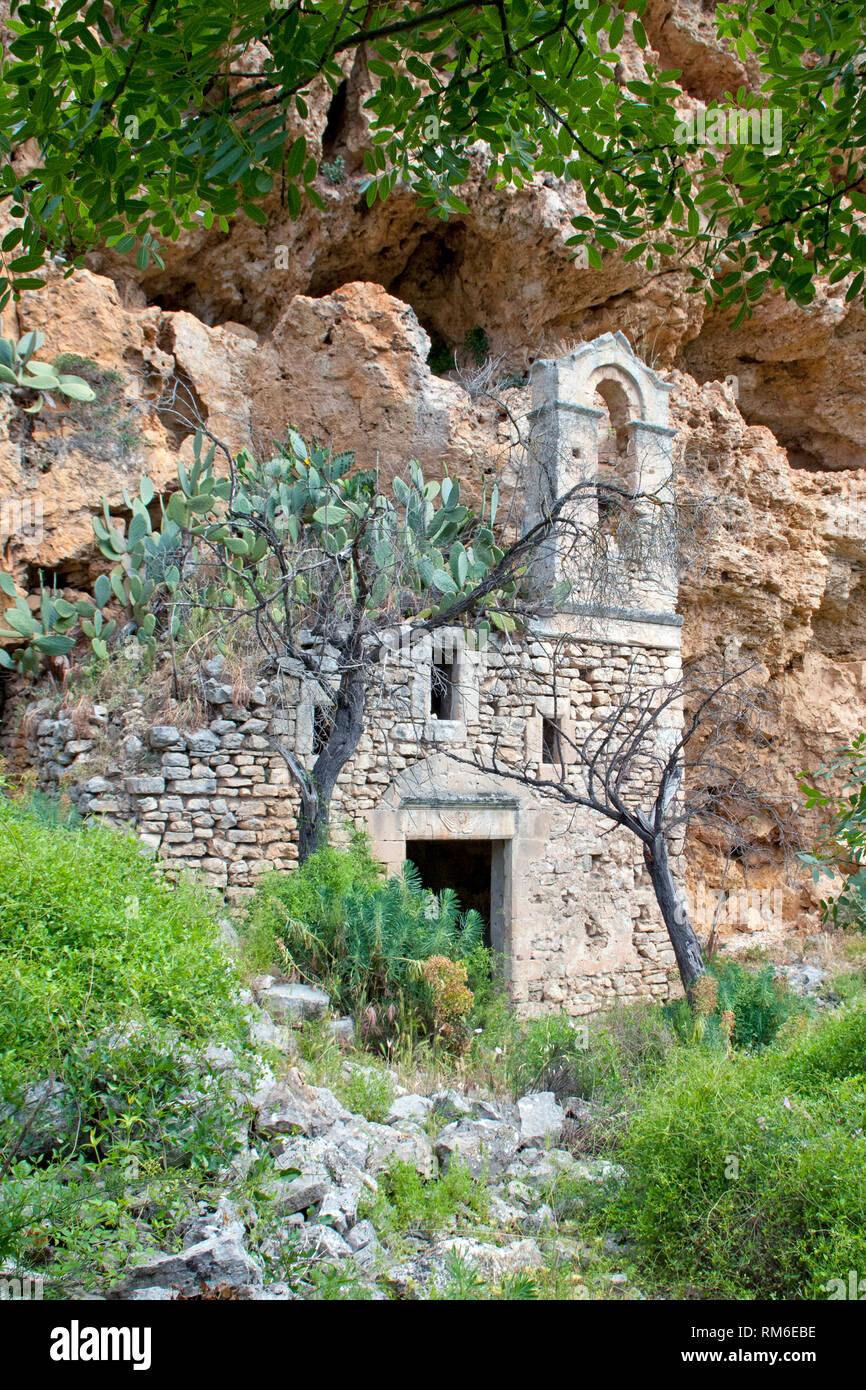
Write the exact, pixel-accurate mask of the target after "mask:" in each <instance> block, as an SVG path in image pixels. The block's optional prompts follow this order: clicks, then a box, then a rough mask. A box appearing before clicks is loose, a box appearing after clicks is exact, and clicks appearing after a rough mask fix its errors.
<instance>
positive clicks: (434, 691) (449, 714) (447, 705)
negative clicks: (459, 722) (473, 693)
mask: <svg viewBox="0 0 866 1390" xmlns="http://www.w3.org/2000/svg"><path fill="white" fill-rule="evenodd" d="M456 705H457V685H456V682H455V670H454V662H453V661H434V663H433V665H432V666H431V668H430V716H431V718H432V719H454V718H455V717H456V716H455V709H456Z"/></svg>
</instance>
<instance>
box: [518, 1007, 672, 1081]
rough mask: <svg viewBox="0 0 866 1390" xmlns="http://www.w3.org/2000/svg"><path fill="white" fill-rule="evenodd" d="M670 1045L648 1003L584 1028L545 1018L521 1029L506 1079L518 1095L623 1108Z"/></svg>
mask: <svg viewBox="0 0 866 1390" xmlns="http://www.w3.org/2000/svg"><path fill="white" fill-rule="evenodd" d="M673 1046H674V1038H673V1035H672V1034H671V1032H670V1030H669V1029H668V1028H667V1027H666V1026H665V1022H664V1018H663V1016H662V1015H661V1012H660V1010H659V1009H658V1008H657V1007H656V1006H654V1005H652V1004H649V1003H646V1002H640V1003H637V1004H628V1005H617V1006H616V1007H615V1008H613V1009H611V1011H610V1012H609V1013H606V1014H603V1015H601V1016H600V1017H597V1018H593V1019H591V1020H589V1021H588V1023H587V1024H586V1025H581V1024H577V1023H575V1021H574V1020H573V1019H571V1018H569V1017H567V1016H566V1015H565V1014H547V1015H545V1016H544V1017H542V1018H537V1019H532V1020H531V1021H529V1022H527V1023H526V1024H524V1025H522V1027H521V1028H520V1029H519V1031H518V1033H517V1036H516V1037H515V1039H514V1041H513V1042H512V1045H511V1051H510V1064H509V1076H510V1081H511V1085H512V1088H513V1090H514V1091H515V1093H516V1094H520V1095H522V1094H524V1093H525V1092H526V1091H541V1090H550V1091H554V1092H555V1094H556V1095H557V1096H558V1097H559V1098H560V1099H562V1098H564V1097H565V1096H580V1097H582V1098H583V1099H585V1100H600V1101H605V1102H616V1103H622V1102H624V1100H625V1099H626V1097H627V1096H628V1095H629V1094H630V1093H632V1092H634V1091H637V1090H639V1089H640V1088H641V1087H642V1086H644V1085H646V1084H648V1082H650V1081H651V1080H653V1079H654V1078H655V1077H656V1076H657V1075H658V1074H659V1072H660V1071H661V1068H662V1066H663V1064H664V1062H665V1059H666V1058H667V1056H668V1055H669V1053H670V1051H671V1049H672V1047H673Z"/></svg>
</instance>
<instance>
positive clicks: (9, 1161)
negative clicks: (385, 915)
mask: <svg viewBox="0 0 866 1390" xmlns="http://www.w3.org/2000/svg"><path fill="white" fill-rule="evenodd" d="M235 992H236V986H235V979H234V975H233V971H232V968H231V966H230V964H229V961H228V959H227V957H226V955H225V953H224V951H223V950H222V948H221V946H220V943H219V935H218V925H217V922H216V917H215V913H214V910H213V905H212V902H211V899H210V897H209V896H208V895H207V894H206V893H205V892H204V890H201V889H198V888H195V887H193V886H191V885H189V884H183V883H182V884H177V885H172V884H171V883H170V882H168V881H167V880H166V878H165V876H164V874H163V872H162V869H161V868H160V866H159V865H158V864H157V863H156V862H155V861H154V860H153V859H152V858H151V857H150V856H148V855H146V854H144V853H143V852H142V849H141V847H140V845H139V844H138V842H137V841H136V840H135V838H134V837H133V836H132V835H128V834H124V833H121V832H119V831H116V830H111V829H109V828H108V827H105V826H100V825H96V824H93V823H88V824H84V825H81V824H66V823H64V819H63V817H62V816H54V817H52V816H51V815H49V814H46V808H45V806H43V805H42V804H41V803H38V804H37V805H35V806H34V805H31V804H28V803H27V802H23V801H10V800H8V799H0V1261H2V1260H4V1259H11V1260H12V1262H13V1263H15V1262H17V1263H18V1264H20V1265H25V1266H27V1265H30V1266H32V1265H34V1264H38V1265H39V1266H40V1267H43V1266H44V1268H45V1273H46V1278H47V1280H48V1281H49V1285H48V1288H49V1290H50V1292H51V1293H56V1292H60V1293H61V1295H62V1292H63V1287H64V1280H66V1279H67V1278H69V1277H74V1278H75V1279H76V1280H79V1279H84V1280H85V1282H86V1283H88V1284H90V1283H95V1284H98V1283H99V1281H100V1280H101V1279H103V1278H107V1277H114V1276H115V1275H116V1274H118V1273H119V1271H120V1270H121V1269H122V1267H123V1265H124V1264H125V1262H126V1260H127V1259H128V1258H129V1256H130V1254H132V1253H134V1252H135V1251H137V1250H140V1249H141V1248H142V1242H143V1241H145V1240H148V1239H150V1240H158V1239H160V1238H165V1239H170V1237H171V1232H172V1231H173V1230H174V1226H175V1224H176V1220H177V1217H178V1215H179V1214H180V1213H182V1212H185V1211H189V1210H190V1208H191V1207H193V1206H194V1203H195V1200H196V1199H197V1197H198V1196H199V1195H200V1194H201V1190H202V1184H203V1183H208V1182H210V1181H212V1179H213V1177H214V1175H215V1173H216V1172H217V1171H218V1169H219V1168H220V1166H221V1165H222V1164H224V1163H225V1162H226V1160H227V1159H228V1158H229V1157H230V1156H231V1155H232V1154H233V1152H234V1149H235V1146H236V1141H235V1138H234V1136H235V1134H236V1130H237V1125H238V1123H239V1121H240V1119H241V1112H240V1108H239V1101H238V1097H237V1087H238V1083H239V1080H240V1073H242V1072H243V1071H245V1070H246V1069H247V1066H248V1061H249V1042H248V1039H247V1038H246V1037H245V1034H244V1032H243V1030H242V1020H241V1016H240V1012H239V1007H238V1005H237V1003H236V1002H235ZM211 1042H221V1043H227V1044H229V1045H230V1046H231V1047H232V1050H233V1052H234V1054H235V1065H233V1066H232V1068H231V1069H230V1070H218V1069H217V1067H216V1066H215V1065H214V1064H212V1063H211V1061H210V1060H209V1058H208V1056H207V1052H206V1048H207V1045H208V1044H210V1043H211ZM46 1079H48V1080H50V1083H51V1086H52V1088H53V1089H52V1090H51V1091H50V1092H46V1093H45V1094H46V1099H45V1100H44V1101H43V1104H42V1106H41V1107H40V1108H39V1109H36V1110H35V1111H34V1112H33V1113H34V1115H35V1119H34V1120H33V1121H30V1120H29V1116H30V1113H31V1112H30V1111H29V1110H28V1109H25V1108H22V1102H23V1101H24V1099H25V1090H26V1088H27V1086H28V1085H30V1084H31V1083H34V1082H36V1083H43V1082H45V1081H46ZM52 1104H55V1105H56V1107H57V1108H58V1110H59V1114H58V1116H57V1118H56V1119H54V1118H52V1115H51V1111H50V1106H51V1105H52ZM142 1210H146V1211H147V1213H148V1228H149V1230H150V1233H151V1234H150V1236H149V1237H148V1236H146V1235H145V1234H144V1229H143V1227H142V1225H141V1223H140V1222H139V1221H138V1219H137V1218H138V1215H139V1214H140V1212H141V1211H142Z"/></svg>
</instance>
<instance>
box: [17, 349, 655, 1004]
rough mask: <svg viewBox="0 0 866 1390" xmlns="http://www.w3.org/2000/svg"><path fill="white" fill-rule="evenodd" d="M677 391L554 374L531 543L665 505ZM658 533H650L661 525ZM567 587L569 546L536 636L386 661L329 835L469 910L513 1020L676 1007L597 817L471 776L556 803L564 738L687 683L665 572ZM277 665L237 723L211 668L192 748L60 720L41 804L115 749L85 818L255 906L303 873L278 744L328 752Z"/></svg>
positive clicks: (95, 782) (418, 648) (530, 500)
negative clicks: (630, 504)
mask: <svg viewBox="0 0 866 1390" xmlns="http://www.w3.org/2000/svg"><path fill="white" fill-rule="evenodd" d="M671 389H672V387H670V386H669V385H668V384H666V383H665V382H664V381H662V380H661V379H660V378H659V377H658V376H657V375H656V374H655V373H654V372H653V371H652V370H651V369H650V368H649V367H647V366H646V365H645V364H644V363H643V362H642V361H640V360H639V359H638V358H637V357H636V356H635V355H634V353H633V352H632V350H631V348H630V347H629V345H628V342H627V340H626V339H625V337H624V336H623V335H622V334H621V333H616V334H610V333H608V334H605V335H604V337H601V338H599V339H597V340H596V341H594V342H590V343H585V344H582V345H580V346H579V347H577V349H576V350H575V351H574V352H572V353H571V354H570V355H568V356H566V357H562V358H560V359H558V360H556V361H545V362H539V363H537V364H536V366H535V368H534V369H533V375H532V412H531V439H532V450H531V457H530V459H529V463H528V466H527V469H526V477H525V485H524V492H525V526H527V527H528V526H530V525H532V524H533V522H534V521H536V520H538V519H539V518H540V517H541V516H543V514H544V509H545V505H546V504H548V503H549V502H550V501H552V500H553V499H555V498H557V497H561V496H562V495H563V494H564V493H565V492H567V491H568V490H569V489H570V488H571V487H573V486H574V485H575V484H576V483H578V482H580V481H581V480H587V479H589V480H592V479H593V478H596V477H597V478H600V479H605V480H608V481H610V482H612V483H613V484H615V483H616V482H617V481H619V482H620V483H622V484H623V486H625V487H628V488H629V489H631V490H633V491H639V492H640V493H641V494H642V495H646V496H648V497H651V498H655V499H657V500H658V499H661V500H663V501H671V500H672V469H673V442H674V438H675V431H674V430H672V429H671V428H670V427H669V425H668V395H669V392H670V391H671ZM579 505H580V506H581V507H582V508H583V509H584V514H583V516H582V521H583V522H585V523H588V524H589V525H590V526H591V527H594V528H596V529H598V530H603V528H604V527H605V525H606V524H607V523H608V518H607V517H606V515H605V508H604V504H603V503H602V504H601V505H599V502H598V500H597V499H596V498H595V497H593V498H592V499H591V500H584V501H582V502H581V503H580V504H579ZM642 505H643V504H641V503H639V504H638V507H637V511H638V512H639V513H640V509H641V506H642ZM593 509H594V510H593ZM646 510H647V516H646V521H647V524H648V525H651V524H652V521H653V517H652V515H651V512H652V504H647V507H646ZM656 510H657V509H656ZM640 519H641V518H640V515H639V516H638V524H640ZM574 564H575V562H574V561H573V560H572V557H570V556H569V555H568V554H566V553H564V551H563V547H562V546H561V545H560V544H558V543H557V544H553V545H551V546H550V547H549V548H548V549H547V550H545V552H544V553H543V554H541V555H540V556H539V557H538V559H537V561H536V562H535V566H534V570H533V582H534V583H535V585H536V586H537V587H538V590H539V594H540V596H541V597H542V598H544V596H545V595H546V596H547V601H546V603H544V602H542V603H541V604H540V607H539V612H540V613H541V614H542V616H540V617H539V618H538V619H537V620H536V621H535V622H534V623H533V625H532V627H531V629H530V630H529V631H527V632H524V633H522V634H520V633H518V634H514V635H512V636H511V637H510V638H506V637H503V636H502V635H501V634H497V635H496V636H495V637H494V638H491V640H490V641H489V643H487V644H485V645H484V646H479V645H478V644H476V643H474V642H472V641H471V640H467V634H466V633H465V632H464V631H463V630H462V629H457V628H455V629H445V630H443V631H442V632H439V633H437V634H436V635H435V640H434V639H433V638H431V637H427V638H426V639H423V640H422V641H421V642H420V643H419V642H418V641H415V642H413V644H412V647H411V650H410V651H408V650H407V651H405V652H404V651H402V650H395V651H389V652H388V653H387V656H386V661H385V671H384V674H383V679H382V683H381V689H380V692H379V694H378V696H377V703H376V706H375V709H374V711H373V717H371V719H370V720H369V723H368V728H367V730H366V732H365V734H364V735H363V737H362V739H361V743H360V745H359V747H358V749H357V752H356V754H355V756H354V757H353V759H352V760H351V762H350V763H349V764H348V765H347V767H346V768H345V769H344V771H343V773H342V775H341V777H340V780H339V782H338V784H337V787H336V791H335V794H334V798H333V801H332V810H331V824H332V826H333V827H334V828H335V830H338V829H339V827H340V824H341V822H342V821H343V820H344V819H345V818H349V819H350V820H352V821H354V822H355V823H357V824H359V825H361V826H364V827H366V829H367V830H368V831H369V833H370V835H371V837H372V840H373V848H374V851H375V852H376V853H377V854H378V855H379V857H380V858H381V859H382V860H383V861H384V863H385V865H386V866H387V868H388V870H389V871H390V872H394V871H397V870H399V869H400V867H401V865H402V864H403V862H404V861H405V860H406V859H407V858H409V859H411V860H412V861H413V862H414V863H415V864H416V865H417V866H418V868H419V870H420V872H421V875H422V877H423V879H424V881H425V883H426V884H427V886H428V887H431V888H434V889H440V888H442V887H443V886H446V885H447V886H451V887H453V888H455V889H456V891H457V893H458V895H459V897H460V899H461V905H462V906H463V907H464V908H466V907H475V908H477V909H478V910H479V911H480V912H481V913H482V915H483V916H484V918H485V920H486V921H487V922H488V923H489V940H490V944H491V945H492V946H493V948H494V950H495V951H496V952H497V953H499V955H500V956H501V958H502V961H503V970H504V974H505V977H506V979H507V981H508V985H509V988H510V992H511V995H512V997H513V1000H514V1003H515V1005H516V1006H517V1008H518V1009H519V1010H520V1011H522V1012H524V1013H537V1012H541V1011H543V1010H544V1009H546V1008H562V1009H564V1010H566V1011H567V1012H568V1013H569V1014H572V1015H575V1016H577V1015H582V1014H587V1013H590V1012H592V1011H594V1010H596V1009H599V1008H601V1007H605V1006H607V1005H609V1004H610V1003H612V1002H613V1001H614V1000H615V999H617V998H624V999H627V998H634V997H635V996H637V995H640V994H648V995H652V996H656V997H665V996H666V995H667V993H668V989H669V978H668V971H669V968H670V966H671V965H672V964H673V952H672V950H671V948H670V946H669V943H668V938H667V933H666V931H665V929H664V926H663V924H662V921H661V917H660V915H659V912H658V909H657V906H656V902H655V898H654V894H653V890H652V887H651V884H650V882H649V877H648V875H647V873H646V870H645V868H644V865H643V860H642V855H641V850H640V846H639V844H638V843H637V841H636V840H635V839H634V838H633V837H632V836H631V835H629V834H628V833H627V832H625V831H621V830H611V829H610V828H609V826H608V823H607V822H605V821H603V820H601V819H600V818H599V817H598V816H597V815H595V814H593V813H591V812H589V811H583V810H577V811H576V810H575V808H574V807H569V806H564V805H560V804H558V803H556V802H555V801H553V800H551V799H549V798H547V797H545V796H544V795H542V794H541V793H540V792H539V791H538V790H537V788H533V787H532V786H527V785H521V784H519V783H517V782H513V781H508V780H506V779H504V778H503V777H501V776H491V775H489V774H487V773H484V772H482V771H479V770H477V769H475V768H473V767H471V766H469V765H468V764H469V763H470V762H471V761H472V759H473V757H477V758H478V759H479V760H480V761H482V762H483V761H484V753H485V750H492V748H493V746H494V744H495V747H496V756H497V761H498V762H499V763H500V765H501V764H508V763H510V764H512V765H513V766H514V767H515V768H517V767H519V768H520V769H521V770H523V771H525V772H526V773H527V774H529V775H530V776H531V777H533V778H535V779H537V780H538V781H542V782H543V781H544V779H545V777H546V776H549V775H550V768H551V765H552V763H553V761H554V760H555V759H558V758H559V757H562V758H563V760H564V761H567V760H568V754H567V752H562V745H560V744H559V739H560V738H561V737H562V735H563V734H566V735H570V736H572V737H581V738H582V737H583V736H584V735H585V734H586V733H588V732H589V730H590V729H591V728H592V726H593V722H594V721H598V720H599V719H602V718H604V717H605V715H606V714H607V713H609V711H610V710H611V708H613V707H615V706H616V702H617V699H618V698H619V695H620V692H621V691H622V690H623V689H624V688H625V686H626V683H627V681H634V680H635V679H639V680H641V681H643V682H645V683H647V684H648V685H651V686H653V687H657V686H659V685H661V684H662V683H670V682H675V681H676V680H677V678H678V677H679V675H680V670H681V656H680V646H681V644H680V628H681V618H680V617H679V616H678V614H677V613H676V612H675V603H676V596H677V593H676V567H675V562H674V559H673V558H672V556H667V555H666V554H665V552H664V551H663V550H662V551H655V552H654V551H652V550H650V551H649V552H648V555H647V556H646V557H645V559H644V561H643V563H642V564H639V565H638V566H637V567H635V566H634V565H632V566H631V567H630V568H629V569H628V572H627V573H626V572H625V571H624V572H623V573H622V574H620V575H619V576H618V580H617V583H616V584H615V585H614V586H613V587H611V586H608V587H607V588H604V589H602V590H599V591H598V592H596V591H595V590H594V588H593V586H592V584H591V583H583V582H582V581H583V580H586V579H587V576H586V575H581V574H580V573H579V572H577V573H576V572H575V570H574ZM562 579H570V580H571V581H572V582H573V585H574V587H573V589H572V593H571V594H570V596H569V598H568V600H567V601H566V602H565V603H564V604H562V605H561V606H560V607H558V608H557V606H556V604H555V603H553V602H552V599H551V596H552V595H553V594H554V590H555V587H556V585H557V584H558V583H559V581H560V580H562ZM554 647H555V648H556V653H557V655H556V691H557V693H556V698H555V699H554V698H553V697H552V696H551V674H552V670H551V668H552V651H553V649H554ZM280 665H281V668H282V669H281V672H280V675H279V677H278V678H276V679H275V680H274V681H272V682H262V684H261V685H259V686H258V687H256V688H255V689H253V690H252V691H249V692H247V693H246V694H245V695H244V696H243V703H238V699H239V696H238V694H237V692H236V690H235V689H234V688H233V687H232V686H231V685H229V684H228V683H225V682H223V681H222V680H221V679H220V675H221V672H220V665H219V660H217V662H215V663H213V662H212V663H205V677H206V679H205V683H204V695H205V698H206V700H207V702H208V705H209V707H210V714H211V720H210V724H209V727H205V728H202V729H200V730H197V731H194V732H185V731H182V730H179V729H177V728H174V727H166V726H157V727H152V726H149V725H148V724H147V721H146V719H145V718H144V717H143V710H142V708H141V706H139V707H138V708H137V707H136V706H135V703H134V702H133V703H131V704H130V705H128V706H127V707H126V708H125V709H124V710H123V711H122V713H121V712H118V713H112V714H109V713H108V711H107V710H105V709H104V708H100V707H99V706H97V707H96V710H95V713H94V719H95V721H96V725H97V726H99V725H100V724H101V725H102V731H101V734H100V729H99V727H94V729H93V730H92V737H91V736H90V735H87V734H86V733H85V734H84V735H82V733H81V730H80V728H79V729H76V728H74V727H73V726H72V721H71V718H70V716H69V715H66V714H63V713H61V714H60V715H59V716H52V717H49V715H48V712H47V706H46V707H44V708H43V710H42V711H41V713H42V717H41V718H40V719H39V720H38V722H36V724H35V728H34V730H33V733H32V738H31V747H30V749H29V756H30V758H31V760H32V761H35V763H36V764H37V766H38V768H39V772H40V780H41V781H42V784H43V785H44V786H46V787H48V788H53V789H55V790H56V789H57V784H58V782H59V780H60V778H61V777H63V776H64V774H65V772H66V770H67V769H68V767H69V766H70V765H71V764H72V763H73V762H74V761H75V760H76V758H77V757H79V756H81V755H82V754H84V755H85V756H86V754H87V753H88V752H89V750H90V749H92V748H93V747H94V741H95V740H97V739H98V738H99V737H102V738H103V739H104V738H106V737H107V738H108V741H109V745H110V748H111V752H110V755H109V758H107V759H106V765H105V767H104V769H103V772H102V773H101V774H100V775H99V776H91V777H90V778H89V780H87V781H85V782H80V783H79V784H78V785H77V786H73V789H72V795H73V797H74V799H76V800H77V804H78V807H79V809H80V810H81V811H82V812H87V811H89V812H92V813H95V814H102V815H105V816H106V817H108V818H109V819H111V820H113V821H117V822H126V823H132V824H133V825H134V826H135V828H136V831H137V833H138V834H139V836H140V837H141V839H142V841H143V843H144V844H146V845H147V846H149V847H150V848H152V849H153V850H155V851H156V852H158V853H159V854H160V855H162V856H164V857H166V859H168V860H170V861H172V862H173V863H174V864H175V865H176V866H178V867H184V866H189V867H191V868H196V869H197V870H199V871H201V872H202V873H203V874H204V875H205V876H206V877H207V879H208V880H209V881H210V882H211V883H213V884H214V885H216V886H218V887H219V888H221V889H222V890H223V891H225V892H226V893H227V894H228V895H229V896H230V897H232V898H241V897H243V896H244V894H245V893H248V892H249V890H250V889H251V887H252V886H253V885H254V883H255V881H256V878H257V877H258V875H259V874H261V873H262V872H264V871H266V870H269V869H273V868H280V869H286V870H287V869H291V868H292V867H293V865H294V862H295V860H296V857H297V851H296V848H295V845H296V824H297V822H296V816H297V805H298V798H297V790H296V787H295V785H294V783H293V782H292V780H291V779H290V777H289V773H288V770H287V767H286V763H285V760H284V759H283V757H282V756H281V755H280V754H279V752H278V751H277V750H276V748H275V746H274V745H275V741H276V740H280V741H282V742H283V743H284V744H286V745H287V746H289V747H291V748H292V749H293V750H294V753H295V756H296V757H297V758H298V759H300V760H301V761H302V762H304V763H305V764H306V766H308V767H309V766H311V765H312V762H313V760H314V758H315V754H316V751H317V740H318V738H319V737H320V736H321V720H322V719H323V718H324V711H323V709H322V708H321V707H320V705H319V704H318V703H317V690H316V685H315V682H314V681H312V680H310V679H309V678H308V677H305V678H303V679H302V675H303V672H302V669H301V668H300V667H298V666H297V664H296V663H293V662H291V661H288V660H284V661H283V662H281V663H280ZM515 673H517V675H518V676H519V679H516V680H515ZM37 709H38V707H37ZM680 719H681V716H680V715H678V714H675V713H673V712H671V714H670V720H669V724H670V727H669V728H662V729H660V730H659V731H658V736H659V737H660V738H664V737H667V736H673V737H675V736H676V730H677V727H678V722H679V720H680ZM456 758H460V759H462V761H456V760H455V759H456ZM93 766H94V764H93V760H92V759H91V760H90V761H89V762H88V767H93ZM578 775H579V774H578ZM63 790H66V791H69V790H70V788H69V783H68V782H67V781H66V780H64V781H63Z"/></svg>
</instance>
